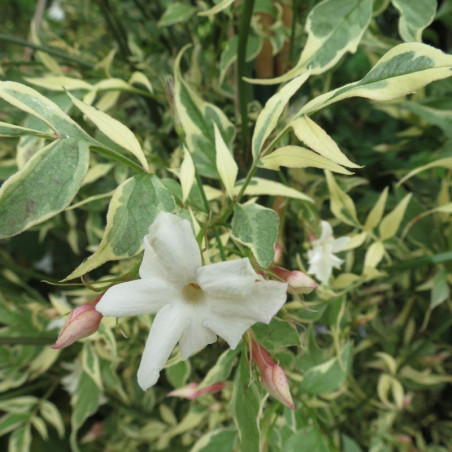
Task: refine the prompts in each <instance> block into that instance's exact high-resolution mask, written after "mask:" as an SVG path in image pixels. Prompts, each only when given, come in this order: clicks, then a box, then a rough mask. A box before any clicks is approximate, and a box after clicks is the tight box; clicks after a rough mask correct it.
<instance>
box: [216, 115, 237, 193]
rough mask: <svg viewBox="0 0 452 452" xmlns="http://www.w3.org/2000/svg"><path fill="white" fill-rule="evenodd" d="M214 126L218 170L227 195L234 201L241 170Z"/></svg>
mask: <svg viewBox="0 0 452 452" xmlns="http://www.w3.org/2000/svg"><path fill="white" fill-rule="evenodd" d="M213 126H214V130H215V151H216V164H217V170H218V173H219V175H220V178H221V181H222V182H223V185H224V187H225V189H226V193H227V194H228V196H229V197H230V198H231V199H232V198H233V197H234V184H235V180H236V179H237V173H238V171H239V168H238V166H237V163H236V162H235V160H234V157H233V156H232V153H231V151H230V150H229V149H228V147H227V146H226V143H225V142H224V140H223V137H222V136H221V133H220V131H219V130H218V127H217V125H216V124H215V123H214V125H213Z"/></svg>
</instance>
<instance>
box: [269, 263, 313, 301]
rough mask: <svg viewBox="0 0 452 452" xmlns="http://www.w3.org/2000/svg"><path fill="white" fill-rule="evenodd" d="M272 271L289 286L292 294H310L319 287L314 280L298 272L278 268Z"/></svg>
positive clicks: (273, 268)
mask: <svg viewBox="0 0 452 452" xmlns="http://www.w3.org/2000/svg"><path fill="white" fill-rule="evenodd" d="M270 270H271V271H272V273H274V274H275V275H276V276H278V277H279V278H281V279H283V280H284V281H286V282H287V284H289V291H290V292H292V293H296V294H300V293H310V292H312V291H313V290H314V289H316V288H317V287H318V286H317V283H316V282H315V281H314V280H313V279H312V278H310V277H309V276H308V275H306V274H305V273H303V272H300V271H298V270H292V271H290V270H286V269H285V268H281V267H276V266H274V267H272V268H271V269H270Z"/></svg>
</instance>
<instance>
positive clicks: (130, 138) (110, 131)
mask: <svg viewBox="0 0 452 452" xmlns="http://www.w3.org/2000/svg"><path fill="white" fill-rule="evenodd" d="M67 95H68V96H69V97H70V98H71V100H72V102H73V104H74V105H75V106H76V107H77V108H78V109H79V110H80V111H81V112H82V113H83V114H84V115H86V117H87V118H88V119H89V120H91V121H92V122H94V124H95V125H96V127H97V128H98V129H99V130H100V131H101V132H102V133H103V134H104V135H106V136H107V137H108V138H110V139H111V140H112V141H114V142H115V143H117V144H119V145H120V146H121V147H123V148H124V149H127V150H128V151H129V152H131V153H132V154H133V155H134V156H135V157H136V158H137V159H138V160H139V161H140V163H141V164H142V165H143V168H144V169H145V170H146V171H148V170H149V166H148V162H147V161H146V157H145V155H144V152H143V150H142V149H141V146H140V143H139V142H138V140H137V139H136V137H135V135H134V134H133V133H132V131H131V130H130V129H129V128H128V127H126V126H125V125H124V124H122V123H121V122H119V121H118V120H117V119H114V118H112V117H111V116H109V115H107V114H106V113H104V112H103V111H100V110H97V109H96V108H94V107H92V106H91V105H87V104H85V103H84V102H82V101H80V100H78V99H77V98H76V97H74V96H73V95H72V94H71V93H69V92H68V93H67Z"/></svg>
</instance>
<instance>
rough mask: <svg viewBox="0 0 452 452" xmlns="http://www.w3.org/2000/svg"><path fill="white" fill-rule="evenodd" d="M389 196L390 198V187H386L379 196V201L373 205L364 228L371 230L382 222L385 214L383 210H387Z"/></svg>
mask: <svg viewBox="0 0 452 452" xmlns="http://www.w3.org/2000/svg"><path fill="white" fill-rule="evenodd" d="M387 198H388V187H385V189H384V190H383V192H382V193H381V195H380V197H379V198H378V201H377V203H376V204H375V205H374V206H373V207H372V210H371V211H370V212H369V215H368V216H367V219H366V223H365V224H364V230H366V231H370V230H371V229H372V228H374V227H375V226H376V225H377V224H378V223H380V220H381V217H382V216H383V212H384V210H385V205H386V199H387Z"/></svg>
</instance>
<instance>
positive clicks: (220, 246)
mask: <svg viewBox="0 0 452 452" xmlns="http://www.w3.org/2000/svg"><path fill="white" fill-rule="evenodd" d="M195 179H196V183H197V185H198V188H199V191H200V193H201V198H202V201H203V203H204V207H205V208H206V210H207V212H210V206H209V201H208V200H207V196H206V192H205V191H204V186H203V185H202V180H201V177H200V176H199V173H198V170H197V169H195ZM213 234H214V236H215V240H216V242H217V245H218V249H219V250H220V256H221V260H223V261H225V260H226V252H225V250H224V247H223V244H222V243H221V238H220V234H219V233H218V229H217V228H216V227H214V228H213Z"/></svg>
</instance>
